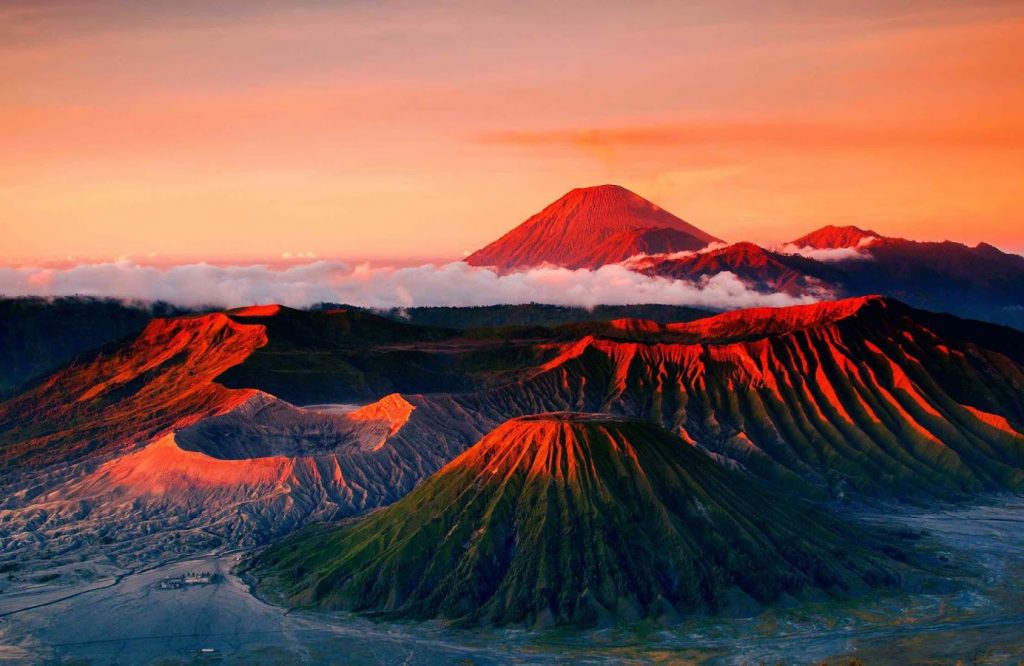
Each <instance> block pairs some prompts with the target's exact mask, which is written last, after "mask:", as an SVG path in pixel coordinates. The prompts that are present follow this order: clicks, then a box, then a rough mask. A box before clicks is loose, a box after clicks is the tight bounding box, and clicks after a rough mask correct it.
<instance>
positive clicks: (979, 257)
mask: <svg viewBox="0 0 1024 666" xmlns="http://www.w3.org/2000/svg"><path fill="white" fill-rule="evenodd" d="M466 261H467V262H468V263H470V264H471V265H474V266H490V267H494V268H495V269H497V270H498V271H500V272H503V273H509V272H514V271H519V270H525V269H529V268H535V267H539V266H545V265H547V266H560V267H565V268H572V269H579V268H585V269H590V270H596V269H598V268H600V267H601V266H605V265H608V264H616V263H623V262H624V263H625V265H626V266H627V267H629V268H632V269H633V270H636V271H638V272H641V273H644V274H647V275H654V276H661V277H669V278H673V279H679V280H688V281H692V282H699V281H700V280H702V279H705V278H708V277H710V276H713V275H715V274H718V273H721V272H724V271H729V272H731V273H734V274H735V275H737V276H738V277H739V278H740V279H741V280H743V281H744V283H746V284H747V285H748V286H749V287H750V288H752V289H756V290H758V291H764V292H784V293H787V294H791V295H808V296H813V297H818V298H822V299H828V298H843V297H849V296H863V295H869V294H883V295H887V296H892V297H894V298H898V299H900V300H903V301H904V302H906V303H908V304H910V305H914V306H917V307H922V308H927V309H930V310H938V311H945V312H951V313H953V314H957V315H960V316H963V317H972V318H977V319H983V320H987V321H993V322H998V323H1003V324H1008V325H1011V326H1016V327H1018V328H1024V257H1022V256H1020V255H1016V254H1010V253H1006V252H1002V251H1001V250H999V249H998V248H996V247H993V246H992V245H989V244H987V243H980V244H979V245H977V246H975V247H969V246H967V245H963V244H961V243H954V242H951V241H945V242H919V241H913V240H907V239H902V238H889V237H886V236H883V235H882V234H879V233H877V232H875V231H871V230H866V229H861V228H858V227H855V226H847V227H835V226H826V227H823V228H821V229H818V230H816V231H813V232H811V233H809V234H806V235H804V236H801V237H799V238H797V239H795V240H793V241H792V242H790V243H786V244H784V245H782V246H780V247H777V248H764V247H759V246H757V245H755V244H753V243H749V242H737V243H733V244H730V245H723V244H722V241H720V240H719V239H717V238H716V237H714V236H712V235H711V234H709V233H707V232H705V231H702V230H700V229H698V228H696V227H694V226H693V225H691V224H689V223H686V222H683V221H682V220H681V219H679V218H678V217H676V216H674V215H672V214H671V213H669V212H667V211H665V210H664V209H662V208H660V207H658V206H657V205H656V204H653V203H651V202H649V201H647V200H646V199H644V198H642V197H640V196H639V195H636V194H634V193H632V192H630V191H629V190H626V189H624V188H622V187H618V186H615V185H602V186H599V187H590V188H581V189H576V190H572V191H571V192H569V193H568V194H566V195H565V196H563V197H562V198H560V199H559V200H557V201H555V202H554V203H553V204H551V205H550V206H548V207H547V208H545V209H544V210H543V211H541V212H540V213H538V214H537V215H534V216H533V217H531V218H530V219H528V220H527V221H526V222H524V223H523V224H521V225H519V226H518V227H516V228H515V229H513V230H512V231H510V232H509V233H507V234H505V235H504V236H503V237H501V238H500V239H498V240H497V241H495V242H493V243H491V244H490V245H487V246H486V247H484V248H483V249H481V250H478V251H477V252H474V253H473V254H471V255H470V256H469V257H468V258H467V260H466Z"/></svg>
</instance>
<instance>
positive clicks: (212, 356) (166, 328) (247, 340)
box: [0, 313, 267, 465]
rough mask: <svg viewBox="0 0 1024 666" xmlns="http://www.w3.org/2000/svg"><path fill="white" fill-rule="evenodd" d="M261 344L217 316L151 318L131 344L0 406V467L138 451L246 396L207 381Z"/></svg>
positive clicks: (260, 332)
mask: <svg viewBox="0 0 1024 666" xmlns="http://www.w3.org/2000/svg"><path fill="white" fill-rule="evenodd" d="M266 342H267V337H266V331H265V330H264V328H263V326H259V325H243V324H239V323H236V322H235V321H233V320H232V319H230V318H229V317H227V316H226V315H223V314H219V313H218V314H210V315H202V316H195V317H179V318H175V319H155V320H153V321H152V322H150V324H149V325H148V326H146V328H145V329H144V330H143V331H142V332H141V333H140V334H139V335H138V336H137V337H136V338H134V339H133V340H131V341H130V342H127V343H126V344H124V345H122V346H119V347H116V348H112V349H108V350H104V351H103V352H101V353H99V354H98V355H96V356H94V357H93V358H91V359H88V360H84V361H82V362H79V363H75V364H72V365H70V366H68V367H67V368H65V369H63V370H61V371H59V372H57V373H55V374H53V375H51V376H50V377H48V378H47V379H46V380H45V381H43V382H42V383H41V384H39V385H37V386H35V387H34V388H32V389H31V390H30V391H28V392H27V393H24V394H22V395H20V396H18V397H16V398H14V399H12V400H10V401H8V402H5V403H0V460H2V463H3V464H4V465H9V464H12V463H18V464H27V465H45V464H48V463H53V462H62V463H66V462H70V461H73V460H75V459H77V458H80V457H81V456H83V455H85V454H89V453H104V452H110V451H114V450H117V449H119V448H126V447H129V446H131V445H133V444H139V443H141V442H144V441H147V440H149V439H151V438H153V437H156V436H158V435H160V434H163V433H167V432H170V431H172V430H174V429H177V428H181V427H184V426H186V425H189V424H191V423H194V422H196V421H198V420H199V419H201V418H203V417H205V416H212V415H214V414H220V413H223V412H225V411H228V410H230V409H232V408H233V407H236V406H238V405H240V404H241V403H243V402H244V401H245V400H247V399H248V398H250V397H251V396H252V395H254V391H252V390H248V389H245V390H231V389H227V388H224V387H223V386H221V385H219V384H216V383H214V381H213V380H214V378H215V377H217V376H218V375H219V374H221V373H222V372H224V371H225V370H227V369H228V368H230V367H231V366H233V365H236V364H238V363H240V362H242V361H243V360H244V359H245V358H247V357H248V356H249V355H251V354H252V353H253V352H254V351H255V350H256V349H258V348H259V347H261V346H263V345H264V344H266Z"/></svg>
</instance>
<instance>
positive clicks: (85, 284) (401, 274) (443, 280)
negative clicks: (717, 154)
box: [0, 261, 817, 309]
mask: <svg viewBox="0 0 1024 666" xmlns="http://www.w3.org/2000/svg"><path fill="white" fill-rule="evenodd" d="M0 294H4V295H7V296H20V295H36V296H70V295H76V294H79V295H86V296H110V297H114V298H122V299H126V300H140V301H156V300H160V301H167V302H169V303H173V304H176V305H183V306H205V305H212V306H217V307H237V306H243V305H253V304H257V303H281V304H284V305H290V306H293V307H306V306H310V305H313V304H316V303H320V302H336V303H348V304H351V305H357V306H364V307H373V308H390V307H412V306H421V305H456V306H458V305H492V304H496V303H530V302H537V303H553V304H560V305H579V306H584V307H592V306H595V305H600V304H628V303H664V304H674V305H693V306H698V307H708V308H716V309H735V308H744V307H756V306H784V305H794V304H797V303H806V302H811V301H814V300H817V298H816V297H815V296H812V295H807V296H802V297H794V296H790V295H787V294H781V293H762V292H758V291H755V290H753V289H750V288H749V287H747V286H746V285H745V284H744V283H743V282H742V281H740V279H739V278H737V277H736V276H735V275H734V274H732V273H729V272H724V273H719V274H717V275H714V276H711V277H709V278H707V279H704V280H702V281H701V282H699V283H692V282H686V281H680V280H672V279H668V278H660V277H651V276H645V275H641V274H639V273H635V272H633V271H631V270H629V269H627V268H626V267H624V266H622V265H610V266H604V267H602V268H600V269H599V270H596V271H589V270H584V269H580V270H569V269H565V268H551V267H546V268H538V269H534V270H529V271H523V272H519V273H513V274H510V275H498V274H496V273H495V272H494V271H492V270H490V269H486V268H475V267H472V266H469V265H468V264H465V263H463V262H454V263H450V264H445V265H442V266H436V265H432V264H428V265H423V266H416V267H408V268H396V267H373V266H371V265H369V264H365V263H364V264H358V265H350V264H345V263H342V262H336V261H313V262H309V263H303V264H297V265H293V266H289V267H285V268H271V267H268V266H263V265H252V266H213V265H210V264H205V263H199V264H184V265H179V266H173V267H170V268H157V267H153V266H144V265H140V264H137V263H135V262H132V261H120V262H115V263H97V264H80V265H78V266H74V267H71V268H64V269H53V268H30V267H21V268H0Z"/></svg>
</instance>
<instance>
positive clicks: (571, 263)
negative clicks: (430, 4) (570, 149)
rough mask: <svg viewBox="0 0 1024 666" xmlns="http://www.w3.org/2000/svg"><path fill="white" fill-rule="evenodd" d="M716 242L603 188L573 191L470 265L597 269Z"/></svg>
mask: <svg viewBox="0 0 1024 666" xmlns="http://www.w3.org/2000/svg"><path fill="white" fill-rule="evenodd" d="M644 230H650V231H647V232H646V233H639V234H638V233H636V232H638V231H641V232H643V231H644ZM717 240H718V239H717V238H715V237H714V236H712V235H710V234H708V233H706V232H704V231H701V230H700V229H698V228H697V227H694V226H693V225H691V224H688V223H686V222H684V221H683V220H681V219H679V218H678V217H676V216H675V215H672V214H671V213H669V212H668V211H665V210H663V209H661V208H659V207H658V206H656V205H655V204H653V203H651V202H650V201H648V200H646V199H644V198H643V197H641V196H638V195H636V194H634V193H632V192H630V191H629V190H627V189H625V188H623V187H619V186H617V185H601V186H598V187H586V188H579V189H575V190H572V191H571V192H569V193H568V194H566V195H565V196H563V197H562V198H560V199H558V200H557V201H555V202H554V203H552V204H550V205H549V206H548V207H546V208H545V209H544V210H542V211H541V212H539V213H537V214H536V215H534V216H533V217H531V218H529V219H528V220H526V221H525V222H523V223H522V224H521V225H519V226H518V227H516V228H515V229H513V230H512V231H510V232H508V233H507V234H505V235H504V236H502V237H501V238H499V239H498V240H496V241H494V242H493V243H491V244H490V245H488V246H486V247H484V248H483V249H480V250H477V251H476V252H474V253H473V254H471V255H470V256H469V257H467V259H466V262H467V263H469V264H470V265H472V266H493V267H495V268H497V269H498V270H499V271H502V272H510V271H514V270H520V269H525V268H530V267H534V266H540V265H543V264H551V265H555V266H564V267H566V268H590V269H595V268H599V267H600V266H601V265H603V263H608V260H609V259H613V260H614V261H621V260H623V259H626V258H628V257H630V256H633V255H635V254H639V253H642V252H646V251H650V250H651V249H653V248H656V247H657V248H664V249H662V250H661V251H679V250H696V249H699V248H702V247H705V246H706V245H708V244H709V243H713V242H716V241H717Z"/></svg>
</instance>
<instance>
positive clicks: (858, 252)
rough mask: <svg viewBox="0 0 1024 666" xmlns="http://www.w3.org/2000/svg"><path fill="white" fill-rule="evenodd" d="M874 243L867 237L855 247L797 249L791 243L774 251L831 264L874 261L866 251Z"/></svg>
mask: <svg viewBox="0 0 1024 666" xmlns="http://www.w3.org/2000/svg"><path fill="white" fill-rule="evenodd" d="M874 241H875V238H873V237H871V236H868V237H867V238H862V239H861V240H860V242H859V243H858V244H857V247H836V248H820V247H806V246H805V247H798V246H796V245H794V244H792V243H786V244H785V245H780V246H779V247H777V248H776V251H778V252H781V253H783V254H799V255H800V256H802V257H807V258H808V259H814V260H816V261H823V262H826V263H832V262H837V261H868V260H871V259H874V257H872V256H871V253H870V252H868V251H867V248H868V246H870V245H871V243H873V242H874Z"/></svg>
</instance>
